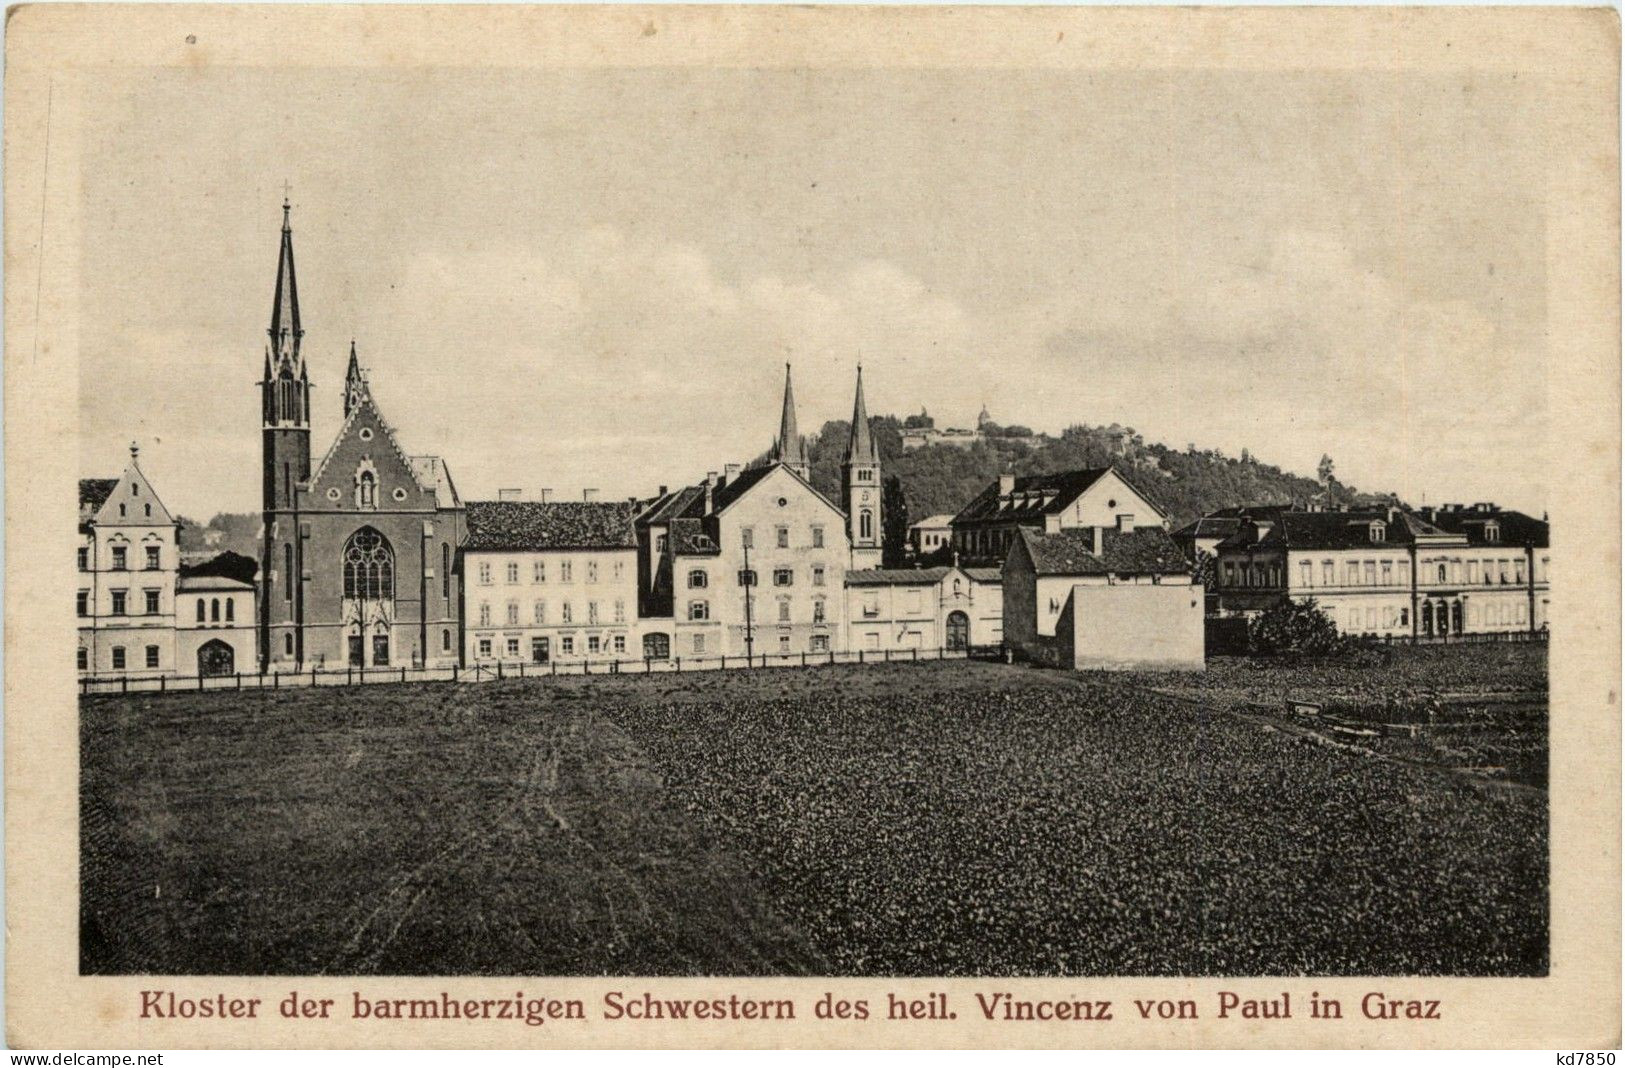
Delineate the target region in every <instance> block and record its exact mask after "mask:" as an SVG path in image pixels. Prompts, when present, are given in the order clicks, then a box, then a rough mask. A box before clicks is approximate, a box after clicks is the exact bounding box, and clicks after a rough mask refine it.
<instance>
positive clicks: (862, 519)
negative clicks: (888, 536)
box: [858, 508, 875, 539]
mask: <svg viewBox="0 0 1625 1068" xmlns="http://www.w3.org/2000/svg"><path fill="white" fill-rule="evenodd" d="M874 536H875V514H874V513H873V512H871V511H869V509H867V508H865V509H864V510H863V511H861V512H859V513H858V537H860V538H864V539H868V538H872V537H874Z"/></svg>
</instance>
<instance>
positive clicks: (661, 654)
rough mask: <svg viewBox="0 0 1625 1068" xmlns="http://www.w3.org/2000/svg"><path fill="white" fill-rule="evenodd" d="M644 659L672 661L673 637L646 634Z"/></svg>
mask: <svg viewBox="0 0 1625 1068" xmlns="http://www.w3.org/2000/svg"><path fill="white" fill-rule="evenodd" d="M643 658H644V659H645V660H670V659H671V636H670V635H668V634H645V635H644V636H643Z"/></svg>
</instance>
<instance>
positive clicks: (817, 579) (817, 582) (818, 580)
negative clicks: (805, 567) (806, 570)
mask: <svg viewBox="0 0 1625 1068" xmlns="http://www.w3.org/2000/svg"><path fill="white" fill-rule="evenodd" d="M812 582H813V585H814V586H822V585H823V584H824V565H823V564H814V565H813V569H812Z"/></svg>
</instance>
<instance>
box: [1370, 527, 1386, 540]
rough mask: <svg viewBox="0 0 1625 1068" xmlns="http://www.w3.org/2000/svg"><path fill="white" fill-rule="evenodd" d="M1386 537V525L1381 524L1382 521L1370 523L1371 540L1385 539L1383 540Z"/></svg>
mask: <svg viewBox="0 0 1625 1068" xmlns="http://www.w3.org/2000/svg"><path fill="white" fill-rule="evenodd" d="M1387 537H1388V527H1387V525H1386V524H1383V523H1372V524H1371V540H1372V541H1385V540H1387Z"/></svg>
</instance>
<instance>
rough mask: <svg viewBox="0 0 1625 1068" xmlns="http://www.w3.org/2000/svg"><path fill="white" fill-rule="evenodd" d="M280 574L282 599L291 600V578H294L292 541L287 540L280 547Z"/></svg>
mask: <svg viewBox="0 0 1625 1068" xmlns="http://www.w3.org/2000/svg"><path fill="white" fill-rule="evenodd" d="M282 576H283V582H282V599H283V600H284V601H291V600H293V580H294V574H293V543H292V542H289V543H288V544H286V545H284V546H283V547H282Z"/></svg>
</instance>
